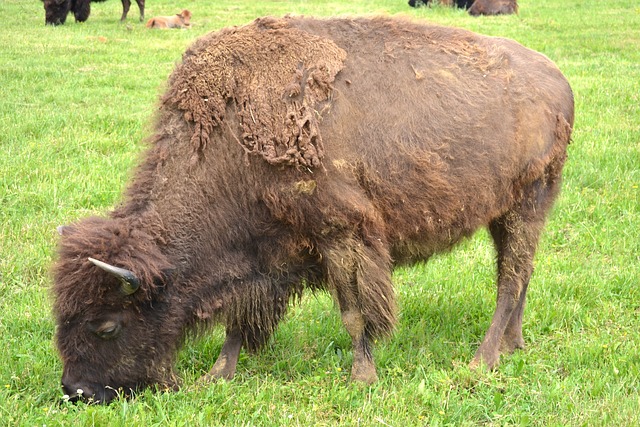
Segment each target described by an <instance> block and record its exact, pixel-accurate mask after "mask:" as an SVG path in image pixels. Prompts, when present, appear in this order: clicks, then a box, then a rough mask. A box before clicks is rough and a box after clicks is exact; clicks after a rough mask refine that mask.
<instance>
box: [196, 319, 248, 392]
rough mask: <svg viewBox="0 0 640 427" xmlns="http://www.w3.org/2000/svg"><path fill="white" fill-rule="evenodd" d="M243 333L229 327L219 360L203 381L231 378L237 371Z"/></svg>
mask: <svg viewBox="0 0 640 427" xmlns="http://www.w3.org/2000/svg"><path fill="white" fill-rule="evenodd" d="M242 341H243V340H242V334H241V333H240V332H238V331H235V330H229V329H227V336H226V338H225V340H224V344H223V345H222V350H221V351H220V355H219V356H218V360H216V363H215V364H214V365H213V367H212V368H211V370H210V371H209V373H208V374H206V375H205V376H203V377H202V378H201V381H204V382H209V381H214V380H217V379H225V380H231V379H232V378H233V376H234V374H235V373H236V365H237V364H238V357H239V356H240V349H241V348H242Z"/></svg>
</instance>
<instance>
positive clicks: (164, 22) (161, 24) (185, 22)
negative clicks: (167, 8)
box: [147, 9, 191, 28]
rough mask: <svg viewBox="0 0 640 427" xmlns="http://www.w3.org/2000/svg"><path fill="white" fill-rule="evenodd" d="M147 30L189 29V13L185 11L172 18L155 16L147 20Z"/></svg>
mask: <svg viewBox="0 0 640 427" xmlns="http://www.w3.org/2000/svg"><path fill="white" fill-rule="evenodd" d="M147 28H191V12H189V11H188V10H187V9H185V10H183V11H182V12H180V13H178V14H177V15H173V16H156V17H154V18H151V19H149V21H148V22H147Z"/></svg>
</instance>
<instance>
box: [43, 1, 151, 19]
mask: <svg viewBox="0 0 640 427" xmlns="http://www.w3.org/2000/svg"><path fill="white" fill-rule="evenodd" d="M103 1H106V0H42V2H43V3H44V11H45V24H46V25H62V24H64V23H65V21H66V20H67V15H68V14H69V12H73V16H74V17H75V19H76V22H84V21H86V20H87V19H88V18H89V14H90V13H91V3H95V2H103ZM136 3H138V8H139V9H140V21H143V20H144V0H136ZM130 7H131V0H122V17H121V18H120V21H124V20H125V19H126V18H127V14H128V13H129V8H130Z"/></svg>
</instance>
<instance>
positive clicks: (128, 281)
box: [87, 257, 140, 295]
mask: <svg viewBox="0 0 640 427" xmlns="http://www.w3.org/2000/svg"><path fill="white" fill-rule="evenodd" d="M87 259H88V260H89V262H91V263H92V264H93V265H95V266H97V267H100V268H101V269H103V270H104V271H106V272H107V273H110V274H112V275H114V276H115V277H117V278H118V279H120V283H121V286H120V290H121V291H122V293H123V294H125V295H131V294H133V293H135V292H136V291H137V290H138V289H140V281H139V280H138V278H137V277H136V276H135V274H133V273H132V272H131V271H129V270H126V269H124V268H120V267H115V266H113V265H110V264H107V263H106V262H102V261H98V260H97V259H94V258H91V257H89V258H87Z"/></svg>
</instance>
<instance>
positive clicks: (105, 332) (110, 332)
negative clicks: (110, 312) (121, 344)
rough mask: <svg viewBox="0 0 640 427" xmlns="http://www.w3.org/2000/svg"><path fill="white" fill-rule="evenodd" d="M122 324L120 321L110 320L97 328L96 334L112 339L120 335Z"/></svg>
mask: <svg viewBox="0 0 640 427" xmlns="http://www.w3.org/2000/svg"><path fill="white" fill-rule="evenodd" d="M121 329H122V326H121V325H120V323H118V322H115V321H113V320H109V321H106V322H104V323H103V324H101V325H100V326H98V327H97V328H96V329H95V331H94V332H95V334H96V335H97V336H99V337H100V338H102V339H104V340H110V339H113V338H115V337H117V336H118V334H119V333H120V330H121Z"/></svg>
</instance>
